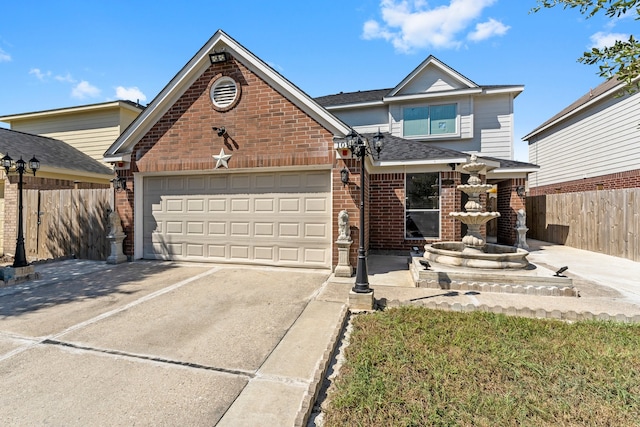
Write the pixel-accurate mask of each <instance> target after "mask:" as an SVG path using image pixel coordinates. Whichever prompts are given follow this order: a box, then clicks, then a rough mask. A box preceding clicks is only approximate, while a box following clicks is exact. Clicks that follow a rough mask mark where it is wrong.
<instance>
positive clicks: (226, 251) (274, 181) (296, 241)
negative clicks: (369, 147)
mask: <svg viewBox="0 0 640 427" xmlns="http://www.w3.org/2000/svg"><path fill="white" fill-rule="evenodd" d="M143 182H144V219H143V220H144V230H143V232H144V237H143V251H144V258H150V259H171V260H187V261H209V262H235V263H251V264H266V265H278V266H296V267H312V268H318V267H331V198H330V194H331V193H330V190H331V188H330V182H331V181H330V173H329V171H312V172H286V173H261V174H227V175H202V176H200V175H198V176H186V175H185V176H175V175H174V176H162V177H145V178H144V181H143Z"/></svg>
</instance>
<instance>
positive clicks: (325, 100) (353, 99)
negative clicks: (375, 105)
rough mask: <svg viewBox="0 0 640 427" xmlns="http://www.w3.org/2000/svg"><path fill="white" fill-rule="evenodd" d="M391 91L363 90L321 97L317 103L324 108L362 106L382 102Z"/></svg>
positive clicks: (317, 99)
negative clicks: (349, 105)
mask: <svg viewBox="0 0 640 427" xmlns="http://www.w3.org/2000/svg"><path fill="white" fill-rule="evenodd" d="M389 92H391V89H375V90H363V91H357V92H346V93H345V92H340V93H337V94H335V95H326V96H319V97H317V98H315V100H316V102H317V103H318V104H320V105H322V106H323V107H329V106H335V105H348V104H362V103H369V102H376V101H382V98H384V97H385V96H386V95H387V94H388V93H389Z"/></svg>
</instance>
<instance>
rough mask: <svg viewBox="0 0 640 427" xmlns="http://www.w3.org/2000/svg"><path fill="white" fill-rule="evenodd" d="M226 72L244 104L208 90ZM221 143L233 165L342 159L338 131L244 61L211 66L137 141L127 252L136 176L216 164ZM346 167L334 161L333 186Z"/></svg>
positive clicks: (125, 207)
mask: <svg viewBox="0 0 640 427" xmlns="http://www.w3.org/2000/svg"><path fill="white" fill-rule="evenodd" d="M220 76H229V77H232V78H233V79H234V80H235V81H236V82H238V83H240V86H241V93H240V99H239V101H238V102H237V105H236V106H235V107H234V108H231V109H229V110H227V111H218V110H216V109H215V108H213V103H212V101H211V99H210V95H209V89H210V87H211V86H212V84H214V83H215V81H216V80H217V79H218V78H219V77H220ZM214 126H215V127H222V126H224V127H225V129H226V131H227V134H226V135H224V137H219V136H218V135H217V132H216V131H214V130H213V129H212V127H214ZM220 149H224V151H225V153H227V154H232V155H233V157H232V158H231V159H230V160H229V169H237V168H260V167H282V166H306V165H327V166H330V165H333V164H334V162H335V151H334V149H333V134H332V133H331V132H329V131H327V130H326V129H325V128H323V127H322V126H321V125H320V124H319V123H318V122H316V121H315V120H314V119H312V118H311V117H309V116H308V115H307V114H306V113H304V112H303V111H301V110H300V109H298V108H297V107H296V106H295V105H294V104H293V103H291V102H290V101H289V100H287V99H286V98H284V97H283V96H281V95H280V94H279V93H278V92H277V91H276V90H275V89H273V88H272V87H271V86H269V85H268V84H267V83H266V82H265V81H263V80H261V79H260V78H259V77H258V76H257V75H256V74H254V73H252V72H250V71H249V70H248V69H247V68H246V67H244V66H243V65H242V64H241V63H239V62H237V61H235V60H233V59H232V60H230V61H228V62H226V63H222V64H215V65H211V66H210V67H209V68H208V69H207V70H206V71H205V72H204V73H203V74H202V75H201V76H200V77H199V78H198V79H196V81H195V82H194V83H193V85H192V86H191V87H190V88H189V89H187V91H186V92H185V93H184V94H183V95H182V96H181V97H180V98H179V99H178V100H177V101H176V103H175V104H174V105H173V106H172V107H171V108H170V109H169V110H168V111H167V112H166V113H165V114H164V115H163V116H162V117H161V118H160V119H159V120H158V122H157V123H155V124H154V125H153V127H152V128H151V129H150V130H149V131H148V132H147V134H146V135H145V136H144V137H142V139H141V140H140V141H139V142H138V143H137V144H136V145H135V147H134V149H133V152H132V165H131V171H127V172H124V171H121V172H120V173H121V176H123V174H126V175H127V176H129V180H128V182H127V191H126V192H121V193H118V194H117V196H116V198H117V207H118V213H119V215H120V217H121V218H122V222H123V226H124V227H123V228H124V232H125V233H126V234H127V238H126V239H125V242H124V251H125V253H126V254H127V255H133V245H134V241H135V240H134V230H133V228H134V213H133V201H134V188H133V180H132V175H131V174H132V173H135V172H163V171H166V172H169V171H172V172H173V171H209V170H213V169H214V168H215V163H216V160H215V159H214V158H213V157H212V156H213V155H217V154H219V153H220ZM341 167H342V166H341V165H337V164H336V165H335V167H334V170H333V180H334V182H333V186H334V188H335V187H336V182H335V180H336V173H337V180H338V183H339V182H340V169H341ZM338 200H340V199H339V198H338ZM345 200H346V199H345ZM346 201H347V204H348V200H346ZM335 203H338V202H335ZM336 209H337V211H338V212H339V211H340V210H341V208H340V209H338V208H334V211H335V210H336ZM352 210H353V212H352ZM334 213H335V212H334ZM349 214H350V215H353V218H354V219H355V218H356V216H355V215H354V214H356V212H355V209H349ZM334 218H337V213H336V215H335V216H334ZM352 224H353V222H352ZM333 228H336V227H335V225H334V226H333ZM140 232H142V230H140ZM336 233H337V232H336ZM335 237H336V238H337V234H336V236H335ZM356 240H357V239H356ZM334 258H337V248H334ZM334 264H335V263H334Z"/></svg>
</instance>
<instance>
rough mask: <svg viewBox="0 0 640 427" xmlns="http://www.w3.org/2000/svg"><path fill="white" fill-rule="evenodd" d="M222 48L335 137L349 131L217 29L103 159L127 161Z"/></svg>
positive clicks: (307, 96) (279, 75) (295, 87)
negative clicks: (137, 145) (214, 54)
mask: <svg viewBox="0 0 640 427" xmlns="http://www.w3.org/2000/svg"><path fill="white" fill-rule="evenodd" d="M221 50H224V51H225V52H227V53H228V54H230V55H231V56H232V57H233V59H235V60H237V61H239V62H240V63H242V64H243V65H244V66H245V67H247V68H248V69H249V70H250V71H251V72H253V73H254V74H256V75H257V76H258V77H260V78H261V79H263V80H264V81H266V82H267V83H268V84H269V85H270V86H271V87H273V88H274V89H275V90H276V91H278V92H279V93H280V94H281V95H282V96H284V97H285V98H287V99H288V100H289V101H291V102H292V103H293V104H295V105H296V106H297V107H298V108H300V109H301V110H302V111H304V112H305V113H306V114H308V115H309V116H310V117H312V118H313V119H315V120H316V121H317V122H318V123H319V124H320V125H322V126H324V127H325V128H326V129H327V130H329V131H330V132H332V133H333V134H334V135H336V136H345V135H347V134H348V133H349V130H350V128H349V126H347V125H346V124H345V123H343V122H342V121H341V120H340V119H338V118H337V117H336V116H334V115H333V114H331V113H329V112H328V111H327V110H325V109H324V108H322V107H321V106H320V105H319V104H318V103H316V102H315V101H314V100H313V99H311V98H310V97H309V95H307V94H306V93H304V92H303V91H302V90H300V89H299V88H298V87H297V86H295V85H294V84H293V83H291V82H290V81H289V80H287V79H286V78H284V77H283V76H282V75H281V74H280V73H278V72H277V71H275V70H274V69H273V68H271V67H270V66H269V65H267V64H266V63H265V62H264V61H262V60H261V59H260V58H258V57H257V56H255V55H254V54H253V53H251V52H250V51H249V50H247V49H246V48H245V47H244V46H242V45H241V44H240V43H238V42H237V41H235V40H234V39H232V38H231V37H229V36H228V35H227V34H226V33H225V32H224V31H222V30H218V31H216V33H215V34H214V35H213V36H212V37H211V38H210V39H209V41H207V42H206V43H205V44H204V46H202V48H200V50H199V51H198V52H197V53H196V54H195V55H194V56H193V57H192V58H191V60H189V62H187V64H186V65H185V66H184V67H183V68H182V69H181V70H180V71H179V72H178V74H176V75H175V77H174V78H173V79H171V81H170V82H169V83H168V84H167V85H166V86H165V87H164V89H162V91H160V93H159V94H158V96H156V97H155V98H154V99H153V101H151V103H150V104H149V105H147V108H146V109H145V110H144V111H143V112H142V114H140V115H139V116H138V117H137V118H136V119H135V120H134V121H133V123H131V125H130V126H129V127H128V128H127V129H126V130H125V131H124V132H123V133H122V134H121V135H120V136H119V137H118V139H116V141H115V142H114V143H113V144H112V145H111V147H109V149H108V150H107V151H106V152H105V154H104V155H105V161H108V162H116V161H123V160H128V158H129V157H130V155H131V152H132V150H133V146H134V145H135V144H136V143H137V142H138V141H139V140H140V139H141V138H142V137H143V136H144V135H145V134H146V133H147V132H148V131H149V129H151V127H152V126H153V125H154V124H155V123H156V122H157V121H158V120H160V118H162V116H163V115H164V114H165V113H166V112H167V111H168V110H169V109H170V108H171V106H173V104H174V103H175V102H176V101H177V100H178V99H179V98H180V96H182V94H184V93H185V92H186V91H187V90H188V89H189V87H191V85H192V84H193V82H194V81H195V80H196V79H197V78H199V77H200V76H201V75H202V73H204V72H205V71H206V70H207V69H208V68H209V67H210V66H211V63H210V61H209V53H211V52H214V51H221Z"/></svg>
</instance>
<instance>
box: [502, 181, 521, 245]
mask: <svg viewBox="0 0 640 427" xmlns="http://www.w3.org/2000/svg"><path fill="white" fill-rule="evenodd" d="M525 184H526V180H525V179H524V178H515V179H508V180H505V181H502V182H500V183H498V212H500V217H499V218H498V219H497V221H498V243H500V244H504V245H513V244H515V243H516V240H517V233H516V230H515V227H516V222H517V221H518V211H519V210H520V209H525V210H526V208H525V198H524V197H520V196H518V194H517V193H516V189H517V188H518V186H521V185H522V186H524V185H525Z"/></svg>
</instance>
